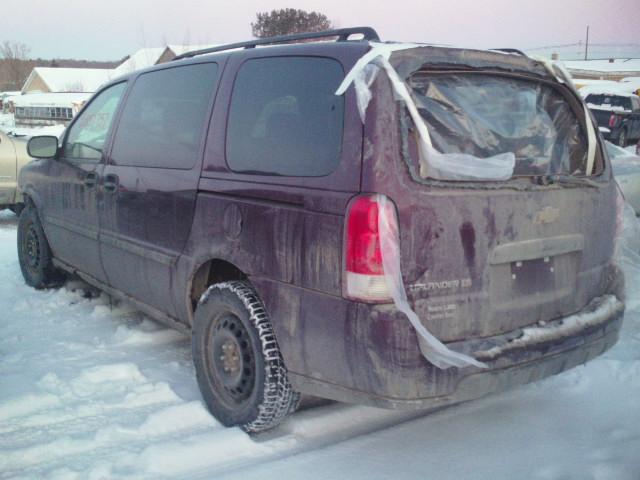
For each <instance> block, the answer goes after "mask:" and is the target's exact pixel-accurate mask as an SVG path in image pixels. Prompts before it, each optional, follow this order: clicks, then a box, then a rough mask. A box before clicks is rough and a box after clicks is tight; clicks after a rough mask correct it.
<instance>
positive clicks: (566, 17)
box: [0, 0, 640, 60]
mask: <svg viewBox="0 0 640 480" xmlns="http://www.w3.org/2000/svg"><path fill="white" fill-rule="evenodd" d="M7 1H8V0H3V3H5V2H7ZM285 7H290V8H301V9H304V10H315V11H319V12H321V13H324V14H325V15H327V16H328V17H329V19H330V20H332V21H333V22H334V24H335V25H336V26H339V27H348V26H357V25H370V26H373V27H374V28H375V29H376V30H377V31H378V33H379V34H380V36H381V37H382V39H383V40H407V41H419V42H432V43H444V44H452V45H459V46H473V47H489V48H490V47H507V46H513V47H517V48H524V49H526V48H531V47H538V46H546V45H556V44H567V43H576V42H578V41H580V40H584V36H585V28H586V25H590V27H591V28H590V41H591V42H594V43H640V1H639V0H538V1H521V0H485V1H483V0H382V1H378V2H375V1H363V0H355V1H354V0H351V1H348V0H323V1H317V0H315V1H314V0H304V1H297V2H281V1H279V0H277V1H259V0H230V1H229V0H227V1H220V0H208V1H197V0H171V1H169V0H106V1H105V0H101V1H95V0H59V1H50V0H20V1H19V2H16V3H15V4H14V6H13V7H12V8H11V9H10V12H5V15H3V17H4V20H3V22H2V28H1V29H0V32H1V33H0V40H11V41H19V42H22V43H25V44H27V45H28V46H29V47H31V56H32V57H43V58H55V57H64V58H84V59H91V60H117V59H120V58H122V57H124V56H125V55H128V54H130V53H133V52H134V51H135V50H136V49H138V48H141V47H155V46H164V45H166V44H167V43H173V44H176V43H177V44H184V43H188V44H203V43H223V42H233V41H239V40H246V39H250V38H251V27H250V24H251V22H252V21H254V20H255V14H256V12H259V11H260V12H261V11H269V10H272V9H274V8H285ZM16 10H18V11H16ZM12 12H13V13H16V18H18V19H19V20H13V19H12V18H13V13H12Z"/></svg>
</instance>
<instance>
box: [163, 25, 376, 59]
mask: <svg viewBox="0 0 640 480" xmlns="http://www.w3.org/2000/svg"><path fill="white" fill-rule="evenodd" d="M357 34H361V35H362V36H363V40H372V41H379V40H380V37H379V36H378V33H377V32H376V31H375V30H374V29H373V28H371V27H352V28H338V29H336V30H325V31H322V32H309V33H296V34H293V35H279V36H277V37H267V38H259V39H257V40H249V41H248V42H239V43H229V44H227V45H218V46H217V47H210V48H203V49H201V50H193V51H191V52H185V53H183V54H181V55H178V56H176V57H175V58H174V59H173V60H181V59H183V58H189V57H195V56H196V55H204V54H206V53H214V52H223V51H225V50H233V49H236V48H255V47H257V46H258V45H273V44H276V43H287V42H295V41H297V40H310V39H316V38H327V37H338V40H337V41H338V42H345V41H347V40H349V37H350V36H351V35H357Z"/></svg>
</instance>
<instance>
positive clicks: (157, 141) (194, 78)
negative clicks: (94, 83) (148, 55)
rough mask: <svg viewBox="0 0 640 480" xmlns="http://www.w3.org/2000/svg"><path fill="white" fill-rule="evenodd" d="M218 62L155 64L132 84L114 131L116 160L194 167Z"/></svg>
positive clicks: (114, 159)
mask: <svg viewBox="0 0 640 480" xmlns="http://www.w3.org/2000/svg"><path fill="white" fill-rule="evenodd" d="M217 77H218V65H217V64H215V63H202V64H195V65H185V66H181V67H175V68H169V69H166V70H157V71H154V72H149V73H145V74H143V75H141V76H140V77H139V78H138V79H137V80H136V83H135V84H134V86H133V88H132V90H131V93H130V94H129V97H128V98H127V102H126V104H125V106H124V110H123V113H122V117H121V119H120V122H119V125H118V131H117V133H116V136H115V140H114V144H113V150H112V153H111V157H112V162H113V163H114V164H115V165H123V166H134V167H156V168H175V169H186V170H188V169H191V168H193V166H194V165H195V163H196V161H197V159H198V154H199V147H200V140H201V138H202V133H203V130H204V128H205V126H206V124H207V112H208V111H209V104H210V100H211V96H212V95H213V92H214V91H215V87H216V82H217Z"/></svg>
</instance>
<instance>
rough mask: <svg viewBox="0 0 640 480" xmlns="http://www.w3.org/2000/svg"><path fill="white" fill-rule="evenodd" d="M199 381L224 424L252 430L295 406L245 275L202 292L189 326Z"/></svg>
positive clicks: (295, 398) (268, 426)
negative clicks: (243, 278)
mask: <svg viewBox="0 0 640 480" xmlns="http://www.w3.org/2000/svg"><path fill="white" fill-rule="evenodd" d="M191 346H192V351H193V361H194V363H195V367H196V375H197V378H198V385H199V386H200V391H201V392H202V396H203V398H204V401H205V403H206V405H207V407H208V409H209V411H210V412H211V414H212V415H213V416H214V417H216V418H217V419H218V420H219V421H220V422H221V423H222V424H223V425H225V426H228V427H230V426H240V427H241V428H242V429H243V430H244V431H246V432H249V433H257V432H262V431H265V430H269V429H271V428H273V427H275V426H277V425H278V424H279V423H280V422H282V420H284V418H285V417H286V416H287V415H288V414H289V413H292V412H293V411H295V409H296V408H297V406H298V403H299V401H300V394H299V393H298V392H296V391H294V390H293V388H292V387H291V384H290V383H289V380H288V378H287V370H286V368H285V366H284V362H283V360H282V355H281V354H280V349H279V348H278V344H277V342H276V338H275V334H274V332H273V328H272V326H271V322H270V321H269V317H268V315H267V312H266V310H265V308H264V305H263V304H262V301H261V300H260V298H259V297H258V294H257V293H256V291H255V290H254V289H253V288H252V287H251V285H250V284H249V283H247V282H244V281H231V282H224V283H218V284H215V285H213V286H211V287H209V289H208V290H207V292H206V293H205V294H204V295H203V297H202V299H201V301H200V303H199V304H198V308H197V310H196V313H195V318H194V325H193V332H192V342H191Z"/></svg>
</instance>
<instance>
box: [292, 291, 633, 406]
mask: <svg viewBox="0 0 640 480" xmlns="http://www.w3.org/2000/svg"><path fill="white" fill-rule="evenodd" d="M623 314H624V304H623V303H622V302H621V301H620V300H618V299H617V298H616V297H614V296H612V295H609V296H605V297H600V298H598V299H594V300H593V301H592V302H591V303H590V304H589V305H588V306H587V307H586V308H585V309H584V310H583V311H582V312H579V314H577V315H573V316H570V317H565V318H562V319H558V320H555V321H554V322H550V323H549V324H547V325H545V326H537V327H535V328H534V329H533V332H529V334H527V330H528V329H518V330H516V331H514V332H510V333H508V334H505V335H501V336H499V337H494V338H485V339H481V340H478V339H475V340H470V341H464V342H456V343H451V344H449V346H450V348H453V349H455V350H458V351H463V352H466V353H472V352H474V355H476V356H477V357H478V358H480V359H482V360H483V361H484V362H485V363H487V364H488V366H489V368H488V369H479V368H475V367H468V368H464V369H458V368H450V369H447V370H441V369H438V368H436V367H434V366H433V365H431V364H430V363H429V362H427V361H426V360H425V359H424V358H423V357H422V355H421V354H420V351H419V348H418V345H417V338H416V335H415V332H414V331H413V329H412V327H411V326H410V325H409V322H408V321H407V320H406V319H405V318H403V317H402V316H401V315H400V314H398V313H397V312H396V311H395V309H392V308H386V309H385V308H384V307H381V306H377V307H371V306H363V305H360V306H359V309H358V318H357V319H356V320H355V323H356V324H357V325H356V326H355V332H356V333H357V335H356V336H353V337H352V336H351V335H349V334H348V332H349V330H351V327H347V328H346V331H345V330H342V332H340V333H345V332H346V333H347V334H348V335H347V338H351V339H352V341H353V342H354V343H352V344H351V345H349V346H346V347H344V349H345V351H346V352H347V353H346V357H348V358H345V360H346V361H347V362H348V365H347V366H346V368H343V367H344V366H342V365H340V366H339V365H338V363H337V362H335V363H334V362H332V361H331V360H329V359H327V362H328V366H329V368H331V364H332V363H334V366H333V368H332V369H331V370H324V371H321V369H313V370H311V371H307V372H300V371H290V377H291V381H292V383H293V385H294V387H295V388H297V389H298V390H300V391H302V392H303V393H306V394H310V395H316V396H320V397H324V398H331V399H334V400H338V401H343V402H349V403H362V404H368V405H372V406H378V407H384V408H393V409H411V408H432V407H438V406H444V405H449V404H454V403H459V402H463V401H466V400H471V399H475V398H479V397H482V396H484V395H487V394H490V393H494V392H498V391H501V390H505V389H508V388H512V387H514V386H518V385H522V384H526V383H529V382H533V381H536V380H539V379H542V378H545V377H548V376H550V375H554V374H556V373H560V372H562V371H565V370H567V369H570V368H572V367H575V366H577V365H580V364H583V363H585V362H587V361H589V360H590V359H592V358H594V357H596V356H598V355H600V354H602V353H603V352H605V351H606V350H607V349H609V348H610V347H611V346H612V345H614V344H615V343H616V341H617V339H618V332H619V330H620V327H621V325H622V318H623ZM581 315H587V316H588V318H587V320H585V321H582V320H580V319H579V318H578V320H576V317H577V316H581ZM583 320H584V319H583ZM347 323H348V322H347ZM545 332H546V333H545ZM523 333H524V334H525V335H524V336H523ZM335 340H336V341H339V340H338V339H335ZM329 348H331V347H329ZM342 349H343V347H342V346H341V347H340V349H339V350H342ZM337 352H338V351H337V350H336V353H337ZM480 352H482V353H480ZM339 356H340V355H338V356H337V357H339ZM285 360H286V359H285Z"/></svg>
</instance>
